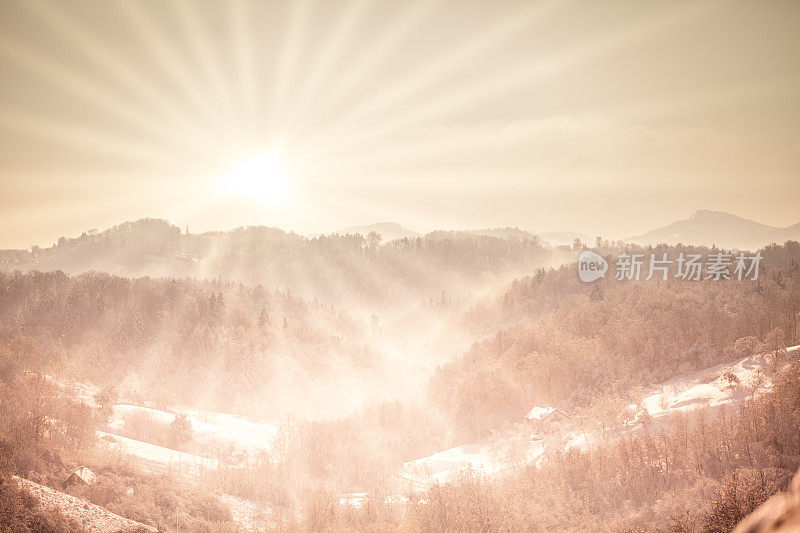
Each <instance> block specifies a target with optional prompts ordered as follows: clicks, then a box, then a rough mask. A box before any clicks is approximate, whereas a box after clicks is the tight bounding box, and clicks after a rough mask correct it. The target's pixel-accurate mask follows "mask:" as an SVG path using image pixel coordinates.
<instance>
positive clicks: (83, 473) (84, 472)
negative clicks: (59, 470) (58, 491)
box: [69, 466, 96, 485]
mask: <svg viewBox="0 0 800 533" xmlns="http://www.w3.org/2000/svg"><path fill="white" fill-rule="evenodd" d="M73 476H74V477H77V478H80V479H81V480H83V482H84V483H86V484H87V485H91V484H92V483H94V481H95V479H96V477H95V475H94V472H92V471H91V470H89V469H88V468H86V467H85V466H82V467H80V468H79V469H77V470H76V471H74V472H73V473H72V474H70V476H69V477H70V478H72V477H73Z"/></svg>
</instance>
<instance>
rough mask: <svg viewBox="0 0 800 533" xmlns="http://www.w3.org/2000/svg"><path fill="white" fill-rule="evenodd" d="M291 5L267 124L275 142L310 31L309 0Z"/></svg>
mask: <svg viewBox="0 0 800 533" xmlns="http://www.w3.org/2000/svg"><path fill="white" fill-rule="evenodd" d="M291 6H292V12H291V14H290V16H289V23H288V24H287V26H286V33H285V36H284V38H283V44H282V49H281V51H280V55H279V57H278V59H277V73H276V75H275V77H274V80H273V83H274V90H273V96H272V106H271V109H270V114H269V122H268V126H267V134H268V136H269V137H270V138H271V140H273V142H277V137H279V136H280V135H281V133H280V130H279V129H278V126H279V125H280V124H281V123H282V122H283V115H284V107H285V106H286V100H287V93H288V91H289V88H290V86H291V83H292V77H293V76H294V73H295V70H296V66H297V64H298V63H299V57H300V54H301V50H302V47H303V41H304V39H305V34H306V32H307V31H308V16H309V9H310V7H309V2H308V0H297V1H296V2H292V4H291Z"/></svg>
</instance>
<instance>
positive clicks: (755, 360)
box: [641, 346, 800, 418]
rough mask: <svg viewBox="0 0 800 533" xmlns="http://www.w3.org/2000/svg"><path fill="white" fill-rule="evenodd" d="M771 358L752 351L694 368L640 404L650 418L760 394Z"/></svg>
mask: <svg viewBox="0 0 800 533" xmlns="http://www.w3.org/2000/svg"><path fill="white" fill-rule="evenodd" d="M786 351H787V353H788V354H792V355H794V354H797V353H798V352H800V346H793V347H791V348H787V349H786ZM771 365H772V361H771V360H769V361H768V359H767V357H766V356H764V355H751V356H749V357H745V358H743V359H741V360H739V361H736V362H735V363H727V364H721V365H717V366H714V367H711V368H706V369H704V370H700V371H698V372H693V373H691V374H688V375H686V376H680V377H678V378H675V379H672V380H669V381H666V382H664V383H661V384H659V385H656V386H655V387H652V388H651V389H650V390H649V391H648V394H647V395H646V396H645V397H644V399H643V400H642V402H641V406H642V407H643V408H644V409H646V410H647V413H648V414H649V415H650V416H651V417H653V418H660V417H664V416H669V415H672V414H676V413H681V412H687V411H691V410H694V409H699V408H703V407H719V406H721V405H727V404H732V403H736V402H739V401H742V400H743V399H745V398H747V397H748V396H751V395H753V394H756V395H757V394H761V393H763V392H765V391H768V390H769V389H770V388H771V387H772V380H771V378H770V372H769V371H768V370H769V368H770V366H771Z"/></svg>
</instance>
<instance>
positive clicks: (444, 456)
mask: <svg viewBox="0 0 800 533" xmlns="http://www.w3.org/2000/svg"><path fill="white" fill-rule="evenodd" d="M787 353H789V354H798V353H800V346H794V347H791V348H787ZM771 364H772V362H771V360H768V358H767V357H765V356H763V355H753V356H750V357H745V358H743V359H741V360H739V361H736V362H734V363H727V364H721V365H717V366H714V367H711V368H707V369H704V370H701V371H698V372H693V373H691V374H688V375H686V376H680V377H677V378H675V379H672V380H669V381H666V382H664V383H660V384H658V385H654V386H652V387H650V388H649V389H648V390H647V391H646V395H645V397H644V398H643V399H642V401H641V403H640V404H639V405H635V404H634V405H631V406H629V412H628V413H625V414H623V416H622V417H621V418H622V419H625V420H626V422H627V424H626V427H625V428H624V431H626V432H630V431H638V430H641V429H642V428H643V425H642V424H641V423H640V422H641V415H642V414H643V413H642V412H641V411H642V410H644V411H647V414H648V415H649V416H650V417H652V418H654V419H661V420H666V419H667V418H668V417H669V416H672V415H675V414H678V413H684V412H687V411H691V410H693V409H699V408H715V407H719V406H722V405H731V404H735V403H736V402H740V401H742V400H743V399H745V398H747V397H749V396H751V395H753V394H761V393H763V392H765V391H767V390H769V389H770V388H771V386H772V382H771V379H770V377H769V375H770V374H769V372H768V369H769V366H770V365H771ZM533 409H534V410H536V409H539V410H541V412H542V413H544V412H549V411H550V410H551V409H550V408H545V407H534V408H533ZM637 411H639V412H638V413H637ZM609 436H610V435H608V434H606V435H605V438H608V437H609ZM599 438H600V434H599V433H598V432H597V431H592V430H589V429H586V428H578V427H573V428H569V429H565V430H564V431H563V432H561V433H557V434H548V435H542V436H534V435H531V434H529V433H528V434H526V433H525V432H524V431H523V432H521V433H520V436H518V437H517V438H505V439H497V440H494V441H489V440H482V441H478V442H474V443H471V444H465V445H463V446H457V447H455V448H451V449H449V450H445V451H442V452H439V453H436V454H433V455H430V456H428V457H422V458H420V459H416V460H413V461H409V462H407V463H405V464H403V466H402V468H401V470H400V472H399V474H398V477H399V478H400V480H401V481H404V482H406V483H408V484H409V486H410V488H412V489H415V490H424V489H425V488H427V487H430V486H431V485H432V484H434V483H446V482H448V481H452V480H454V479H456V477H457V476H458V475H460V474H461V473H463V472H468V471H472V472H475V473H478V474H481V475H489V476H492V475H497V474H500V473H502V472H504V471H507V470H509V469H512V468H514V467H517V466H520V465H526V464H538V463H539V462H540V461H541V460H543V459H544V457H546V454H547V453H548V452H551V451H554V450H558V451H560V450H566V449H569V448H575V447H577V448H581V449H586V448H587V447H588V446H591V444H592V442H594V441H596V440H597V439H599Z"/></svg>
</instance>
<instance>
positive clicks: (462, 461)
mask: <svg viewBox="0 0 800 533" xmlns="http://www.w3.org/2000/svg"><path fill="white" fill-rule="evenodd" d="M544 450H545V443H544V441H543V440H542V439H539V438H532V437H530V436H527V437H523V438H520V439H501V440H498V441H489V440H481V441H477V442H473V443H471V444H465V445H463V446H456V447H455V448H450V449H449V450H445V451H443V452H439V453H436V454H434V455H430V456H428V457H423V458H421V459H415V460H413V461H409V462H407V463H404V464H403V467H402V469H401V472H400V475H399V476H400V478H401V479H402V480H405V481H407V482H410V483H411V484H412V485H413V486H415V487H416V488H425V487H427V486H429V485H431V484H433V483H447V482H448V481H454V480H455V479H456V478H457V476H458V475H460V474H462V473H464V472H469V471H472V472H475V473H478V474H482V475H494V474H498V473H500V472H503V471H505V470H508V469H509V468H513V467H514V466H518V465H521V464H530V463H532V462H534V461H536V460H537V459H539V458H540V457H541V456H542V454H543V453H544Z"/></svg>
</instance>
